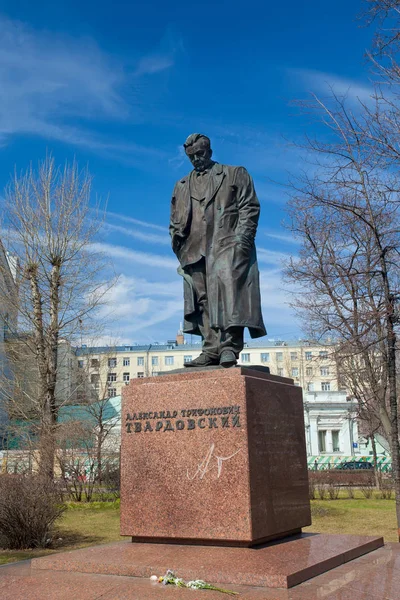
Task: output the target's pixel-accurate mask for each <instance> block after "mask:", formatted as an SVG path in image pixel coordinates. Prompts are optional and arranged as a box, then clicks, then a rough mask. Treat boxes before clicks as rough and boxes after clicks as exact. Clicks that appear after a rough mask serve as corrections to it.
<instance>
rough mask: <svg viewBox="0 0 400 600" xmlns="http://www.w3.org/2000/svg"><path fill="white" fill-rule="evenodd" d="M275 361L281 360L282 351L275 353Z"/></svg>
mask: <svg viewBox="0 0 400 600" xmlns="http://www.w3.org/2000/svg"><path fill="white" fill-rule="evenodd" d="M275 357H276V360H277V362H281V361H282V360H283V352H277V353H276V354H275Z"/></svg>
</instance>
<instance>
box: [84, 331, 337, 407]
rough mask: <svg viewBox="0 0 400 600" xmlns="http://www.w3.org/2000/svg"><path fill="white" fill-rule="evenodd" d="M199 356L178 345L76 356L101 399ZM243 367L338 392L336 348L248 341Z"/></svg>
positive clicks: (193, 348)
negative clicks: (266, 369)
mask: <svg viewBox="0 0 400 600" xmlns="http://www.w3.org/2000/svg"><path fill="white" fill-rule="evenodd" d="M180 341H183V338H181V340H180ZM200 352H201V344H200V343H198V344H186V343H177V342H176V341H175V340H172V341H170V342H167V344H150V345H146V346H139V345H138V346H115V347H86V346H82V347H81V348H77V351H76V353H77V358H78V367H79V369H82V370H83V371H82V372H83V373H85V377H84V378H82V380H83V379H85V380H86V381H88V382H89V389H91V391H92V392H95V394H96V396H97V397H107V396H108V397H112V396H116V395H119V394H120V393H121V389H122V388H123V387H124V386H125V385H127V384H128V383H129V381H130V380H131V379H134V378H136V377H154V376H157V375H159V374H160V373H164V372H167V371H171V370H174V369H181V368H183V367H184V364H185V363H186V362H189V361H191V360H192V359H194V358H196V357H197V356H198V355H199V354H200ZM239 364H240V365H243V366H251V365H264V366H266V367H269V369H270V371H271V373H273V374H275V375H281V376H284V377H291V378H292V379H293V380H294V382H295V385H299V386H301V387H302V388H303V390H304V391H305V392H319V391H322V392H329V391H338V376H337V369H336V362H335V359H334V346H329V345H326V346H319V345H316V344H310V343H307V342H301V341H294V342H281V341H259V342H250V341H249V342H247V343H246V344H245V348H244V349H243V351H242V352H241V354H240V357H239Z"/></svg>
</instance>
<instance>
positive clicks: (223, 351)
mask: <svg viewBox="0 0 400 600" xmlns="http://www.w3.org/2000/svg"><path fill="white" fill-rule="evenodd" d="M243 335H244V328H243V327H229V329H226V330H224V331H221V332H220V346H219V351H220V365H221V366H223V367H233V366H234V365H236V362H237V359H238V358H239V354H240V352H241V351H242V350H243V345H244V341H243Z"/></svg>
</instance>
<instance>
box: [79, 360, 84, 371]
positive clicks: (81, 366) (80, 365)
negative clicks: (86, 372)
mask: <svg viewBox="0 0 400 600" xmlns="http://www.w3.org/2000/svg"><path fill="white" fill-rule="evenodd" d="M78 367H79V368H80V369H83V360H78Z"/></svg>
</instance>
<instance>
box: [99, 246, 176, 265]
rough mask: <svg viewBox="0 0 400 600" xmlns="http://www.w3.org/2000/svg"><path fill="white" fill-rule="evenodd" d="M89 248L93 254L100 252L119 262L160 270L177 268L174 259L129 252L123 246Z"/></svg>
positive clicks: (129, 250)
mask: <svg viewBox="0 0 400 600" xmlns="http://www.w3.org/2000/svg"><path fill="white" fill-rule="evenodd" d="M91 248H92V250H93V252H102V253H104V254H106V255H107V256H109V257H110V258H114V259H118V260H121V261H127V262H135V263H139V264H141V265H145V266H149V267H158V268H160V269H174V270H176V269H177V268H178V261H177V260H176V259H175V258H169V257H168V256H162V255H160V254H151V253H146V252H139V251H136V250H131V248H126V247H125V246H116V245H113V244H106V243H100V242H98V243H94V244H91Z"/></svg>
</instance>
